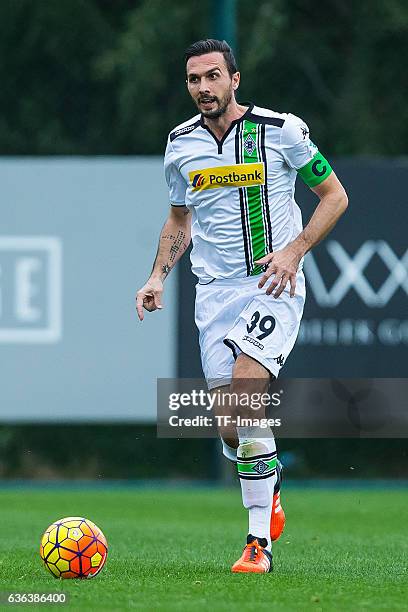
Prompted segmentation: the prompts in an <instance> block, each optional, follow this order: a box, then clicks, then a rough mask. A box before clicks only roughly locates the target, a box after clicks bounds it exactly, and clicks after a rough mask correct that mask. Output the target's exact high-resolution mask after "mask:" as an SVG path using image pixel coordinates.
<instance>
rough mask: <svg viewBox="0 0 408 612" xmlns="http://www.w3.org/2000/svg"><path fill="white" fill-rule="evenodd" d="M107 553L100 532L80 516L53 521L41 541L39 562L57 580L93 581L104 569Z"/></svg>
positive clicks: (105, 544) (106, 547) (103, 537)
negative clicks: (40, 560) (80, 579)
mask: <svg viewBox="0 0 408 612" xmlns="http://www.w3.org/2000/svg"><path fill="white" fill-rule="evenodd" d="M107 554H108V543H107V541H106V538H105V536H104V535H103V533H102V531H101V530H100V529H99V527H97V526H96V525H95V524H94V523H92V521H89V520H88V519H86V518H81V517H79V516H70V517H68V518H63V519H60V520H59V521H55V523H53V524H52V525H50V526H49V527H48V529H47V530H46V531H45V533H44V535H43V537H42V539H41V546H40V556H41V559H42V560H43V562H44V565H45V567H46V568H47V570H48V571H49V572H51V574H52V575H53V576H55V577H56V578H93V576H96V574H98V573H99V572H100V571H101V569H102V568H103V566H104V564H105V561H106V556H107Z"/></svg>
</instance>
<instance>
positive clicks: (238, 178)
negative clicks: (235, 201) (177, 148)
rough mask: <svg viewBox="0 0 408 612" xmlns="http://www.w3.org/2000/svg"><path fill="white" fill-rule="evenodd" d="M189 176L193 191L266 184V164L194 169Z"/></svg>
mask: <svg viewBox="0 0 408 612" xmlns="http://www.w3.org/2000/svg"><path fill="white" fill-rule="evenodd" d="M254 146H255V143H254ZM188 177H189V180H190V185H191V188H192V190H193V191H203V190H204V189H219V188H221V187H251V186H252V185H265V166H264V164H263V162H257V163H253V164H251V163H248V164H234V165H233V166H216V167H215V168H203V169H201V170H193V171H192V172H189V173H188Z"/></svg>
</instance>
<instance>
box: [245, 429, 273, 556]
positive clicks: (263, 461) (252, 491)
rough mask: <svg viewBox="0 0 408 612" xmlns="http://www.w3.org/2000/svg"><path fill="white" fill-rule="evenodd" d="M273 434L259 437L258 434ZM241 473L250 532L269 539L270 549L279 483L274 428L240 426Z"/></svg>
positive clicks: (269, 548)
mask: <svg viewBox="0 0 408 612" xmlns="http://www.w3.org/2000/svg"><path fill="white" fill-rule="evenodd" d="M260 431H262V433H263V434H264V435H265V433H268V434H270V437H268V438H263V437H259V433H260ZM237 432H238V437H239V443H240V444H239V446H238V449H237V466H238V475H239V480H240V483H241V492H242V503H243V505H244V508H247V509H248V511H249V528H248V529H249V531H248V532H249V533H250V534H252V535H253V536H256V537H258V538H266V540H267V542H268V546H267V550H269V551H270V550H271V536H270V521H271V512H272V502H273V490H274V486H275V482H276V468H275V466H276V444H275V439H274V437H273V434H272V431H271V430H269V431H268V432H267V431H266V430H265V429H263V430H259V428H255V427H251V428H249V427H245V428H244V427H237Z"/></svg>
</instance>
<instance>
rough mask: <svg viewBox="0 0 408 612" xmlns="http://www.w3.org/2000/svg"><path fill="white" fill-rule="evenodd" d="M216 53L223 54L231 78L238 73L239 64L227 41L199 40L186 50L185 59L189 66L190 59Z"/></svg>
mask: <svg viewBox="0 0 408 612" xmlns="http://www.w3.org/2000/svg"><path fill="white" fill-rule="evenodd" d="M214 51H219V52H220V53H222V54H223V56H224V60H225V63H226V65H227V69H228V72H229V75H230V76H232V75H233V74H235V72H237V71H238V68H237V62H236V61H235V57H234V54H233V52H232V49H231V47H230V46H229V44H228V43H227V42H226V41H225V40H215V38H207V39H206V40H198V41H197V42H195V43H193V44H192V45H190V46H189V47H188V48H187V49H186V52H185V55H184V59H185V62H186V64H187V62H188V60H189V59H190V57H196V56H198V55H205V54H206V53H213V52H214Z"/></svg>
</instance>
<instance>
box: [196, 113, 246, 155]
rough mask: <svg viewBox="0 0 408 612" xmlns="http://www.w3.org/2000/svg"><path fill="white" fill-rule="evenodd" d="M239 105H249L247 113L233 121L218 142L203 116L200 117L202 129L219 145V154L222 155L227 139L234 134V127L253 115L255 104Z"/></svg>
mask: <svg viewBox="0 0 408 612" xmlns="http://www.w3.org/2000/svg"><path fill="white" fill-rule="evenodd" d="M239 104H241V105H242V106H247V105H248V108H247V109H246V111H245V113H244V114H243V115H241V117H239V119H234V121H231V125H230V126H229V128H228V130H227V131H226V132H225V134H224V136H223V137H222V138H221V140H218V138H217V137H216V135H215V134H214V133H213V132H212V131H211V129H210V128H209V127H208V125H207V124H206V123H204V117H203V115H201V117H200V125H201V127H202V128H204V129H205V130H207V132H209V134H211V136H212V137H213V138H214V140H215V142H216V143H217V147H218V153H222V145H223V144H224V142H225V140H226V138H227V137H228V135H229V134H230V133H231V132H232V130H233V129H234V127H235V126H236V125H238V123H241V121H244V120H245V119H246V118H247V117H248V115H250V114H251V112H252V109H253V108H254V104H253V102H239Z"/></svg>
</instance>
